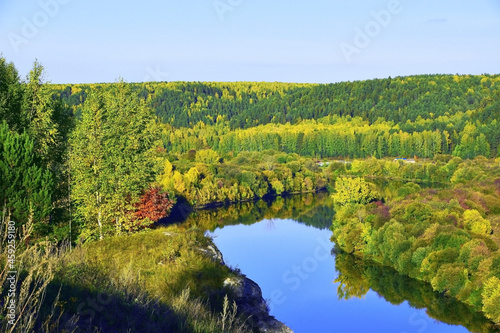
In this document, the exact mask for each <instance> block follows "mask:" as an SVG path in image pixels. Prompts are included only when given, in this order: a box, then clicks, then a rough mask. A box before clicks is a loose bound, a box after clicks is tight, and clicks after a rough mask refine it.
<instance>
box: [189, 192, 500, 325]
mask: <svg viewBox="0 0 500 333" xmlns="http://www.w3.org/2000/svg"><path fill="white" fill-rule="evenodd" d="M333 215H334V212H333V206H332V203H331V202H330V200H329V198H328V196H326V195H319V196H306V197H292V198H289V199H286V200H285V199H281V198H280V199H278V200H277V201H275V202H273V203H266V202H263V201H259V202H257V203H245V204H239V205H235V206H231V207H227V208H220V209H216V210H208V211H201V212H198V213H196V214H195V215H193V216H190V217H189V218H188V220H187V221H186V223H195V224H197V225H198V226H201V227H204V228H205V229H207V230H209V231H208V232H207V234H208V235H210V236H211V237H213V238H214V242H215V243H216V245H217V247H218V248H219V249H220V250H221V252H222V253H223V255H224V260H225V262H226V263H227V264H228V265H230V266H232V267H233V268H239V269H240V270H241V272H242V273H243V274H245V275H246V276H247V277H249V278H250V279H252V280H254V281H255V282H257V283H258V284H259V285H260V287H261V288H262V293H263V296H264V298H265V299H267V300H268V302H269V305H270V308H271V314H272V315H274V316H275V317H276V318H277V319H279V320H280V321H282V322H284V323H285V324H286V325H288V326H289V327H290V328H291V329H292V330H294V331H295V332H297V333H300V332H384V333H387V332H397V333H413V332H415V333H434V332H436V333H446V332H494V330H493V329H492V328H491V327H490V322H489V321H487V320H486V319H484V317H482V316H481V315H480V314H478V313H474V312H471V311H470V310H469V309H468V308H467V307H465V306H464V305H462V304H460V303H458V302H454V301H453V300H452V299H449V298H447V297H444V296H442V295H440V294H438V293H435V292H433V291H432V289H431V288H430V286H429V285H427V284H425V283H421V282H419V281H416V280H412V279H409V278H406V277H404V276H401V275H399V274H398V273H397V272H395V271H393V270H391V269H388V268H385V267H381V266H379V265H376V264H374V263H369V262H364V261H362V260H360V259H358V258H355V257H353V256H351V255H347V254H343V253H334V251H332V249H333V247H334V244H333V243H332V242H331V241H330V236H331V231H330V230H329V229H328V227H329V225H330V224H331V220H332V218H333Z"/></svg>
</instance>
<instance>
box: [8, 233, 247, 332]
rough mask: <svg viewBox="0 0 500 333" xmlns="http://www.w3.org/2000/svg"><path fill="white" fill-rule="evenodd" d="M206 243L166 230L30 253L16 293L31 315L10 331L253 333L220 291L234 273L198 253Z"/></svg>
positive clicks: (194, 235)
mask: <svg viewBox="0 0 500 333" xmlns="http://www.w3.org/2000/svg"><path fill="white" fill-rule="evenodd" d="M210 244H211V240H210V239H209V238H207V237H205V236H204V233H203V231H202V230H199V229H196V228H191V229H189V230H182V229H180V228H179V227H177V226H170V227H168V228H161V229H157V230H153V231H148V232H142V233H138V234H134V235H123V236H118V237H113V238H110V239H105V240H104V241H100V242H94V243H90V244H86V245H83V246H78V247H76V248H75V249H73V250H72V251H67V252H64V253H63V252H61V251H57V250H56V249H55V248H54V247H53V246H51V245H50V244H48V243H47V244H45V245H43V246H42V245H37V246H34V247H33V249H30V250H27V251H26V252H25V253H24V254H22V255H21V256H22V257H25V258H30V262H26V263H25V264H23V266H22V267H20V268H21V269H20V271H21V272H22V273H21V276H20V278H19V280H20V281H22V282H20V283H19V287H18V288H19V290H23V288H24V290H25V294H26V295H28V294H30V292H31V295H32V298H31V305H30V306H29V307H28V308H29V309H31V310H30V311H29V312H25V313H23V315H22V316H20V318H21V317H22V318H23V320H24V321H25V322H23V323H19V325H18V326H16V327H14V329H13V330H12V332H25V331H37V332H248V331H251V329H250V328H249V327H248V325H247V324H246V322H245V320H244V319H243V318H241V317H240V316H239V313H238V309H237V307H236V305H235V304H234V303H233V304H230V300H229V299H228V298H227V295H226V293H227V292H226V291H225V290H224V288H223V282H224V280H225V279H226V278H227V277H229V276H232V275H234V274H235V273H234V272H233V271H231V270H230V269H229V268H227V267H226V266H223V265H221V263H220V262H218V261H216V260H215V259H213V258H211V257H209V256H208V255H207V254H205V253H204V252H203V251H202V250H201V249H203V248H204V247H206V246H208V245H210ZM35 248H36V250H35ZM3 255H4V254H3ZM1 258H4V257H2V255H0V262H3V261H2V259H1ZM46 268H50V269H46ZM2 274H4V273H2ZM37 279H38V280H37ZM0 281H3V280H0ZM23 286H24V287H23ZM6 292H7V290H5V289H2V290H1V291H0V295H1V296H2V298H1V299H2V300H5V296H6ZM26 295H25V296H23V297H25V298H26ZM20 296H21V293H20ZM28 303H29V302H28ZM4 311H5V309H4V308H3V307H2V314H3V313H4ZM27 321H29V322H27ZM21 324H22V325H21ZM0 328H2V330H1V331H5V332H10V331H9V329H8V327H7V326H5V325H4V326H1V327H0Z"/></svg>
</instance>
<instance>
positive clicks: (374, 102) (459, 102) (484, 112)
mask: <svg viewBox="0 0 500 333" xmlns="http://www.w3.org/2000/svg"><path fill="white" fill-rule="evenodd" d="M499 83H500V76H498V75H496V76H490V75H483V76H469V75H467V76H457V75H455V76H453V75H422V76H411V77H397V78H394V79H392V78H388V79H382V80H368V81H359V82H344V83H337V84H326V85H316V84H285V83H250V82H237V83H194V82H187V83H185V82H170V83H142V84H131V87H132V88H131V89H132V90H133V91H134V92H135V93H137V94H138V95H139V96H140V98H141V99H144V101H145V102H146V104H147V105H149V106H150V107H151V108H153V109H154V110H155V112H156V114H157V115H158V117H159V118H160V119H161V120H162V122H163V123H164V124H166V126H165V128H164V130H163V135H162V136H163V141H164V144H165V147H167V148H168V149H169V151H174V152H187V151H188V150H190V149H204V148H212V149H214V150H216V151H218V152H220V153H224V154H226V153H229V152H232V153H235V154H237V153H238V152H240V151H245V150H252V151H261V150H263V149H276V150H280V151H284V152H287V153H298V154H301V155H307V156H321V157H351V158H355V157H367V156H376V157H379V158H380V157H384V156H392V157H397V156H403V157H412V156H413V155H417V156H419V157H429V158H432V157H433V156H434V155H435V154H439V153H441V154H454V155H456V156H460V157H462V158H473V157H475V156H478V155H483V156H486V157H488V156H492V157H494V156H497V154H498V149H497V147H498V143H499V142H500V134H499V133H498V130H497V128H498V119H500V111H499V110H500V85H499ZM111 86H112V85H109V84H106V85H53V86H51V88H52V89H53V90H54V91H56V92H57V94H58V95H59V96H61V100H62V101H64V104H65V105H68V106H71V107H72V108H73V111H74V112H75V114H79V113H80V112H81V107H82V104H84V102H85V100H86V98H87V95H88V92H89V91H90V90H92V89H93V88H95V87H102V88H103V89H104V90H106V89H108V88H109V87H111ZM266 125H267V126H266ZM275 125H282V126H275ZM255 127H256V128H255ZM257 132H258V133H259V134H261V135H259V136H256V135H255V134H256V133H257Z"/></svg>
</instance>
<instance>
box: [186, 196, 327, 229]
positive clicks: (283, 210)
mask: <svg viewBox="0 0 500 333" xmlns="http://www.w3.org/2000/svg"><path fill="white" fill-rule="evenodd" d="M334 214H335V213H334V211H333V203H332V201H331V199H330V197H329V195H328V193H318V194H306V195H294V196H290V197H286V198H282V197H279V198H276V199H275V200H273V201H265V200H258V201H255V202H241V203H237V204H233V205H230V206H227V207H220V208H214V209H204V210H198V211H195V212H194V213H192V214H190V215H189V217H188V218H187V219H186V220H185V221H184V223H185V224H186V225H196V226H198V227H199V228H204V229H206V230H211V231H213V230H215V228H217V227H223V226H226V225H237V224H246V225H250V224H254V223H257V222H260V221H262V220H269V223H268V227H269V228H271V229H272V228H273V226H274V225H273V221H272V220H276V219H293V220H295V221H297V222H299V223H303V224H306V225H308V226H313V227H315V228H318V229H328V228H329V227H330V225H331V224H332V220H333V216H334Z"/></svg>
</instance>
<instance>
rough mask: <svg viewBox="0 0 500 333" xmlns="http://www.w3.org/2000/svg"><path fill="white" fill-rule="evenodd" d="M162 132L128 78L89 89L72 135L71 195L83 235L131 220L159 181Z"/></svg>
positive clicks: (119, 227) (118, 227) (100, 232)
mask: <svg viewBox="0 0 500 333" xmlns="http://www.w3.org/2000/svg"><path fill="white" fill-rule="evenodd" d="M157 133H159V131H158V130H157V129H156V119H155V116H154V114H153V113H152V111H151V109H149V108H148V107H146V105H145V103H144V101H140V100H139V99H138V98H137V97H136V96H134V95H133V94H132V93H131V91H130V88H129V87H128V86H127V85H126V84H125V83H123V82H119V83H117V84H115V85H114V87H113V89H111V90H110V91H108V92H106V93H103V92H102V91H99V90H93V91H91V92H90V94H89V96H88V99H87V101H86V103H85V106H84V108H83V111H82V119H81V121H80V122H79V123H78V124H77V126H76V129H75V131H74V133H73V136H72V150H71V160H70V161H71V163H70V164H71V171H72V181H73V187H72V197H73V199H74V200H75V201H76V203H77V212H78V214H79V216H80V217H81V218H82V220H83V221H84V229H85V231H86V233H85V234H84V237H91V238H92V237H94V236H95V235H96V234H98V237H99V238H100V239H102V238H103V237H104V235H105V234H106V232H109V231H110V229H111V228H112V227H114V228H115V230H116V233H120V232H121V231H122V229H123V228H124V224H126V223H130V222H131V214H132V211H133V209H134V204H135V203H136V202H137V201H138V200H139V197H140V195H141V193H142V191H143V189H144V188H147V187H148V186H149V184H150V183H151V182H153V181H154V179H155V176H156V173H157V171H158V168H157V166H158V163H157V160H156V158H155V156H154V148H156V146H157V145H158V144H159V142H158V140H159V136H158V134H157Z"/></svg>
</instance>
